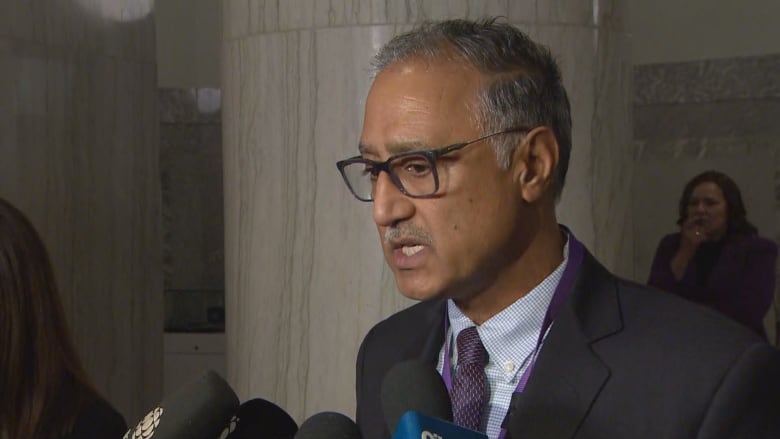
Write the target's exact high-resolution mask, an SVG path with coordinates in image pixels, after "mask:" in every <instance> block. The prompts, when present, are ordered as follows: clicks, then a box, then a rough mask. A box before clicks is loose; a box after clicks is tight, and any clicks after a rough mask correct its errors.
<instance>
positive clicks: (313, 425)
mask: <svg viewBox="0 0 780 439" xmlns="http://www.w3.org/2000/svg"><path fill="white" fill-rule="evenodd" d="M295 439H361V436H360V430H359V429H358V426H357V424H355V422H354V421H352V419H350V418H349V417H347V416H345V415H342V414H341V413H336V412H322V413H317V414H316V415H312V417H310V418H309V419H307V420H305V421H304V422H303V424H301V428H299V429H298V433H296V434H295Z"/></svg>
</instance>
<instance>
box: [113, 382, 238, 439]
mask: <svg viewBox="0 0 780 439" xmlns="http://www.w3.org/2000/svg"><path fill="white" fill-rule="evenodd" d="M237 408H238V397H237V396H236V394H235V393H234V392H233V389H231V388H230V386H229V385H228V384H227V383H226V382H225V380H223V379H222V378H221V377H220V376H219V375H217V373H216V372H214V371H212V370H209V371H207V372H206V373H204V374H203V375H202V376H200V377H198V378H197V379H195V380H193V381H191V382H189V383H187V384H186V385H185V386H184V387H182V388H180V389H178V390H176V391H175V392H174V393H172V394H171V395H169V396H167V397H165V398H163V400H162V402H160V403H159V404H158V405H157V407H155V408H153V409H152V410H151V411H150V412H149V413H148V414H147V415H146V417H144V418H143V419H142V420H141V421H140V422H138V425H136V426H135V428H131V429H130V430H128V431H127V433H125V435H124V439H149V438H152V437H154V439H215V438H217V437H219V435H220V433H221V432H222V431H223V429H224V428H225V426H226V425H227V424H228V423H229V422H230V419H231V417H232V416H233V413H235V411H236V409H237Z"/></svg>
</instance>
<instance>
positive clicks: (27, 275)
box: [0, 198, 98, 438]
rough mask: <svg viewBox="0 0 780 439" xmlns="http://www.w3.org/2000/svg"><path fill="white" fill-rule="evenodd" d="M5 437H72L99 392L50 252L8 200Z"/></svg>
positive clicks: (1, 363) (0, 333)
mask: <svg viewBox="0 0 780 439" xmlns="http://www.w3.org/2000/svg"><path fill="white" fill-rule="evenodd" d="M0 389H2V396H1V397H0V437H7V438H51V437H62V436H65V435H67V434H68V433H69V432H70V430H71V429H72V428H73V426H74V424H75V422H76V418H77V416H78V413H79V412H80V411H81V410H82V409H83V408H84V407H85V406H86V405H88V404H91V403H94V401H95V400H96V399H97V398H98V396H97V393H96V392H95V390H94V388H93V387H92V385H91V384H90V382H89V380H88V378H87V375H86V373H85V372H84V369H83V368H82V366H81V363H80V361H79V358H78V355H77V354H76V349H75V347H74V345H73V343H72V341H71V339H70V336H69V331H68V327H67V323H66V321H65V312H64V310H63V306H62V303H61V301H60V296H59V292H58V290H57V285H56V282H55V279H54V272H53V270H52V266H51V262H50V260H49V255H48V252H47V251H46V248H45V246H44V244H43V241H42V240H41V238H40V236H39V235H38V233H37V232H36V231H35V228H34V227H33V225H32V223H30V221H29V220H28V219H27V218H26V217H25V216H24V214H23V213H22V212H21V211H19V210H18V209H16V208H15V207H14V206H12V205H11V204H10V203H8V202H7V201H5V200H3V199H2V198H0Z"/></svg>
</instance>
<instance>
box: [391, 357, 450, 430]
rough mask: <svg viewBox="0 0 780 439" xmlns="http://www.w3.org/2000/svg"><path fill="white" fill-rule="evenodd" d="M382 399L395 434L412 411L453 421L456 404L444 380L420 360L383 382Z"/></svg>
mask: <svg viewBox="0 0 780 439" xmlns="http://www.w3.org/2000/svg"><path fill="white" fill-rule="evenodd" d="M381 399H382V410H383V411H384V414H385V422H387V428H388V429H389V430H390V431H393V430H395V428H396V426H397V425H398V421H399V420H400V419H401V416H403V415H404V413H406V412H408V411H410V410H414V411H417V412H420V413H422V414H424V415H428V416H431V417H434V418H438V419H442V420H445V421H452V404H451V402H450V394H449V392H448V391H447V386H446V385H445V384H444V380H443V379H442V378H441V375H439V372H438V371H437V370H436V368H434V367H431V365H430V364H426V363H423V362H421V361H418V360H409V361H403V362H401V363H398V364H396V365H395V366H393V368H392V369H390V370H389V371H388V372H387V375H385V378H384V380H383V381H382V389H381Z"/></svg>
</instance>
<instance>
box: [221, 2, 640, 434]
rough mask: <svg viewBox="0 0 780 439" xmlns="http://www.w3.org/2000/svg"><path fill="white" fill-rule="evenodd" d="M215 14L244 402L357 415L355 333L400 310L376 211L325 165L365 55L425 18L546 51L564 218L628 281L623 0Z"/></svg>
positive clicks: (235, 334)
mask: <svg viewBox="0 0 780 439" xmlns="http://www.w3.org/2000/svg"><path fill="white" fill-rule="evenodd" d="M223 5H224V10H223V17H224V25H223V29H224V42H223V52H222V54H223V64H222V78H223V79H222V81H223V87H222V90H223V130H224V135H223V141H224V172H225V174H224V175H225V262H226V265H225V266H226V271H225V277H226V312H227V326H226V332H227V334H226V335H227V340H228V341H227V343H228V345H227V365H228V378H229V381H230V382H231V384H233V385H234V386H235V388H236V390H237V392H238V393H239V396H240V397H241V398H242V399H246V398H249V397H263V398H267V399H270V400H272V401H275V402H277V403H278V404H280V405H281V406H282V407H284V408H285V409H287V410H288V411H289V412H290V413H291V414H292V415H293V416H294V417H296V418H297V419H298V420H299V421H302V420H303V419H304V418H305V417H306V416H308V415H310V414H312V413H314V412H317V411H322V410H336V411H339V412H342V413H347V414H352V413H354V380H355V378H354V373H355V368H354V364H355V357H356V353H357V349H358V345H359V343H360V341H361V340H362V337H363V336H364V334H365V333H366V332H367V331H368V329H369V328H370V327H371V326H372V325H373V324H375V323H376V322H378V321H379V320H380V319H382V318H384V317H386V316H388V315H389V314H391V313H393V312H395V311H397V310H399V309H401V308H402V307H405V306H407V305H408V304H409V303H410V302H408V301H407V300H405V299H402V298H401V296H400V294H399V293H398V292H397V291H396V288H395V285H394V280H393V277H392V274H391V273H390V272H389V270H388V269H386V267H385V263H384V261H383V258H382V254H381V250H380V246H379V243H378V238H377V236H376V230H375V227H374V225H373V222H372V219H371V206H370V205H369V204H366V203H360V202H357V201H356V200H354V199H353V197H352V195H350V193H349V191H348V190H347V188H346V187H345V186H344V184H343V182H342V181H341V179H340V176H339V174H338V172H337V170H336V167H335V162H336V161H337V160H339V159H342V158H344V157H347V156H350V155H354V154H355V152H356V151H357V143H358V140H359V133H360V130H361V125H362V115H363V105H364V99H365V95H366V92H367V90H368V86H369V63H370V59H371V57H372V55H373V54H374V53H375V52H376V51H377V50H378V48H379V47H380V46H381V45H382V44H383V43H385V42H386V41H388V40H389V39H390V38H391V37H392V36H393V35H394V34H396V33H398V32H401V31H403V30H406V29H408V28H410V27H411V26H412V25H414V24H415V23H418V22H420V21H422V20H425V19H442V18H454V17H468V18H479V17H482V16H485V15H503V16H505V17H507V19H508V21H509V22H511V23H513V24H516V25H518V26H519V27H521V28H522V29H524V30H526V31H527V32H528V33H529V34H530V35H531V36H532V37H534V38H536V39H538V40H539V41H541V42H543V43H545V44H548V45H549V46H550V47H551V49H552V51H553V52H554V53H555V54H556V55H557V57H558V59H559V60H560V64H561V67H562V70H563V75H564V82H565V83H566V86H567V88H568V91H569V94H570V98H571V101H572V111H573V118H574V151H573V155H572V163H571V168H570V173H569V178H568V183H567V189H566V190H565V192H564V195H563V199H562V201H561V203H560V206H559V212H560V217H561V221H562V222H564V223H566V224H568V225H569V226H570V227H571V228H572V230H573V231H574V232H575V233H576V234H577V235H578V237H580V238H581V239H582V240H583V241H584V242H585V243H586V244H587V245H588V246H589V247H590V248H591V249H592V250H594V251H595V253H596V254H597V255H598V256H599V257H600V258H601V259H602V260H603V261H604V262H605V263H606V264H607V265H608V266H610V267H612V268H614V269H616V270H617V271H618V272H619V273H622V274H631V271H632V269H633V266H632V264H631V262H630V255H631V254H632V251H633V249H632V248H631V244H632V236H631V233H632V231H633V227H632V224H631V216H630V210H629V209H628V206H629V205H630V201H629V198H628V197H629V195H630V193H631V177H630V176H631V165H632V156H631V154H632V149H631V143H630V139H631V137H630V135H631V134H630V129H629V127H630V115H631V111H630V110H631V106H630V100H629V99H628V97H629V96H630V93H629V90H630V83H631V69H630V61H629V58H628V43H627V37H626V31H625V23H624V17H625V16H626V11H625V2H619V1H611V0H608V1H599V0H596V1H590V2H582V1H559V0H549V1H547V0H520V1H505V0H504V1H497V0H492V1H454V0H449V1H448V0H439V1H412V2H410V1H401V0H384V1H380V0H363V1H330V2H321V1H315V0H297V1H285V2H271V1H249V2H247V1H239V0H226V1H225V2H224V3H223ZM604 212H609V213H610V214H609V215H605V214H604Z"/></svg>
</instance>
